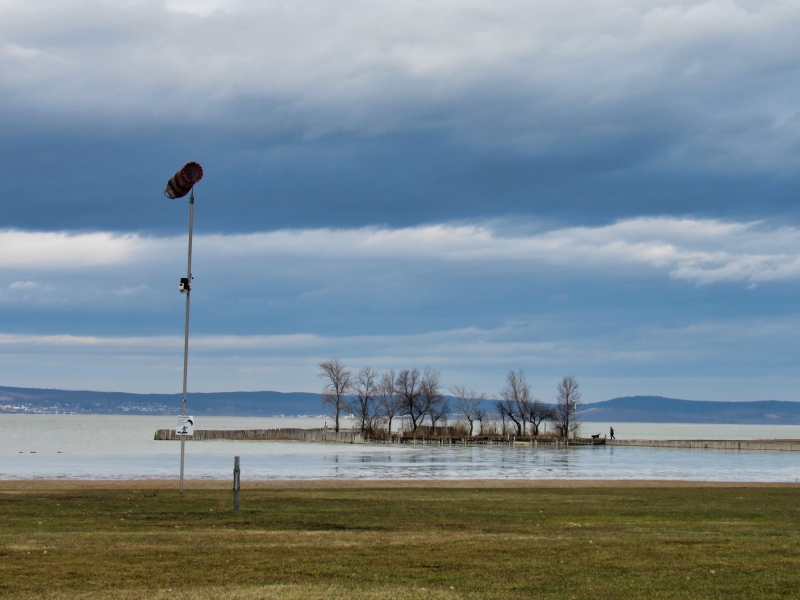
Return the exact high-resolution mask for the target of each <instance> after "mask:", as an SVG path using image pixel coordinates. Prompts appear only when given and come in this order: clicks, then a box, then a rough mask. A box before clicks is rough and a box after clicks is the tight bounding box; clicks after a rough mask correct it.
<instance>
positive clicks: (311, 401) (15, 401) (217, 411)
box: [0, 386, 323, 417]
mask: <svg viewBox="0 0 800 600" xmlns="http://www.w3.org/2000/svg"><path fill="white" fill-rule="evenodd" d="M188 402H189V412H190V413H191V414H193V415H200V414H204V415H219V416H222V415H226V416H263V417H272V416H281V415H285V416H295V415H319V414H322V412H323V411H322V404H321V402H320V397H319V394H309V393H306V392H290V393H282V392H218V393H210V394H189V398H188ZM180 410H181V394H127V393H124V392H90V391H70V390H48V389H36V388H13V387H1V386H0V413H83V414H106V415H108V414H113V415H118V414H131V415H160V414H179V413H180Z"/></svg>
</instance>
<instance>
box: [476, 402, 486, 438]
mask: <svg viewBox="0 0 800 600" xmlns="http://www.w3.org/2000/svg"><path fill="white" fill-rule="evenodd" d="M474 415H475V420H476V421H477V422H478V433H479V434H480V435H483V433H484V429H483V422H484V421H485V420H486V417H487V416H488V415H489V411H488V410H486V409H485V408H483V407H481V406H479V407H477V408H476V409H475V412H474Z"/></svg>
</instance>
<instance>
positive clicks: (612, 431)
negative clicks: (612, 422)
mask: <svg viewBox="0 0 800 600" xmlns="http://www.w3.org/2000/svg"><path fill="white" fill-rule="evenodd" d="M609 429H610V430H611V439H612V440H615V439H617V438H615V437H614V428H613V427H609Z"/></svg>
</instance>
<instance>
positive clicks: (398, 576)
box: [0, 484, 800, 600]
mask: <svg viewBox="0 0 800 600" xmlns="http://www.w3.org/2000/svg"><path fill="white" fill-rule="evenodd" d="M132 485H134V484H132ZM231 500H232V499H231V492H230V491H223V490H189V491H187V493H186V494H185V495H184V496H183V497H180V496H179V495H178V494H177V492H173V491H165V490H153V489H133V488H131V489H106V490H104V489H81V490H70V491H51V492H44V491H35V492H23V493H19V492H13V493H10V492H5V493H3V492H0V523H2V527H0V595H3V596H8V597H14V598H231V599H233V598H237V599H238V598H242V599H244V598H326V599H327V598H427V597H430V598H548V599H549V598H564V599H571V598H603V599H608V598H626V599H628V598H648V599H650V598H721V599H722V598H724V599H726V600H727V599H731V598H795V597H798V595H799V594H800V543H799V542H800V538H799V536H798V533H799V526H800V489H798V488H793V487H778V488H768V487H741V488H731V487H720V488H709V487H703V488H693V487H674V488H661V487H656V488H653V487H641V488H636V487H633V488H629V487H625V488H623V487H619V488H615V487H586V488H561V489H559V488H533V487H532V488H483V487H481V488H476V489H469V488H445V487H428V488H419V487H410V488H400V487H391V488H389V487H387V488H375V487H363V488H359V487H341V488H337V487H331V488H320V487H309V488H307V489H303V488H285V489H256V490H244V491H243V492H242V510H241V511H240V512H239V513H234V512H232V510H231V504H232V501H231Z"/></svg>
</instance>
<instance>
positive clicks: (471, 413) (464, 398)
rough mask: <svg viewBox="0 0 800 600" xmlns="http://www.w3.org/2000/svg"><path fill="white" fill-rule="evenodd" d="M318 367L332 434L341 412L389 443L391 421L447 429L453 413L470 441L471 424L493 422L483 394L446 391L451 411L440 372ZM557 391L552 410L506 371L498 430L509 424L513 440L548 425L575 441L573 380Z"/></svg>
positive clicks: (338, 364) (521, 376)
mask: <svg viewBox="0 0 800 600" xmlns="http://www.w3.org/2000/svg"><path fill="white" fill-rule="evenodd" d="M319 368H320V371H319V377H321V378H322V379H323V380H324V381H325V386H324V388H323V391H322V403H323V406H325V407H327V408H329V409H330V410H331V412H332V413H333V416H334V418H335V421H334V422H335V429H336V431H337V432H338V431H339V419H340V415H341V414H342V413H345V414H348V413H350V414H353V415H354V416H355V417H356V419H357V420H358V424H359V428H360V429H361V431H362V432H363V433H367V434H372V433H373V432H374V431H375V430H376V429H378V428H379V427H381V426H383V425H384V424H385V425H387V427H388V432H389V436H390V439H391V432H392V422H393V421H394V420H395V419H398V418H399V419H407V420H408V422H409V424H410V425H411V428H412V431H413V432H414V433H416V432H417V430H418V429H419V428H420V427H422V426H424V425H425V424H426V423H427V424H428V425H429V426H430V427H431V428H436V427H438V426H446V425H447V422H448V419H449V417H450V415H451V411H452V410H455V412H456V414H457V415H458V417H457V418H458V419H459V420H461V419H462V418H463V420H465V421H466V423H467V425H468V427H469V435H470V436H472V435H473V434H474V433H475V425H476V423H477V424H478V431H479V432H481V433H483V432H484V423H485V422H486V421H487V420H488V419H493V418H494V415H491V414H489V411H488V409H487V408H486V404H487V403H486V400H489V397H488V395H487V394H486V393H484V392H480V391H476V390H474V389H472V388H468V387H467V386H454V387H452V388H450V389H449V392H450V396H451V398H452V400H453V404H454V405H453V406H451V405H450V401H449V399H448V398H447V397H446V396H445V395H444V394H443V392H442V385H441V373H440V372H439V371H437V370H435V369H431V368H430V367H428V368H426V369H425V370H424V371H422V372H420V371H419V370H418V369H403V370H402V371H399V372H395V371H394V369H390V370H389V371H385V372H383V373H378V371H376V370H375V369H372V368H370V367H364V368H363V369H361V370H360V371H358V372H357V373H356V374H355V375H353V373H352V371H349V370H348V369H347V368H346V367H345V365H344V363H342V361H341V360H339V359H338V358H333V359H331V360H326V361H323V362H321V363H320V364H319ZM557 391H558V394H557V397H556V404H555V406H552V405H549V404H546V403H544V402H542V401H541V400H539V399H538V398H535V397H533V395H532V394H531V388H530V386H529V385H528V382H527V380H526V378H525V373H524V372H523V371H522V370H520V371H517V372H516V373H515V372H514V371H511V372H509V373H508V375H506V385H505V387H504V388H503V389H502V390H500V393H499V394H498V397H497V398H494V399H493V400H494V402H493V403H494V407H495V410H496V411H497V416H498V417H499V418H500V420H501V421H502V425H503V429H502V430H503V431H505V430H506V424H507V423H508V424H509V425H512V427H513V429H515V430H516V435H518V436H524V435H528V434H530V435H532V436H538V435H539V433H540V426H541V425H542V423H543V422H545V421H552V422H553V423H554V424H555V427H556V430H557V432H558V434H559V435H560V436H561V437H569V436H573V437H575V436H576V435H577V431H578V419H577V412H578V408H579V407H580V405H581V393H580V391H579V390H578V381H577V380H576V379H575V377H572V376H569V377H564V379H563V380H562V381H561V382H559V384H558V386H557Z"/></svg>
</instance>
